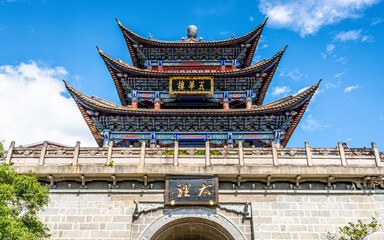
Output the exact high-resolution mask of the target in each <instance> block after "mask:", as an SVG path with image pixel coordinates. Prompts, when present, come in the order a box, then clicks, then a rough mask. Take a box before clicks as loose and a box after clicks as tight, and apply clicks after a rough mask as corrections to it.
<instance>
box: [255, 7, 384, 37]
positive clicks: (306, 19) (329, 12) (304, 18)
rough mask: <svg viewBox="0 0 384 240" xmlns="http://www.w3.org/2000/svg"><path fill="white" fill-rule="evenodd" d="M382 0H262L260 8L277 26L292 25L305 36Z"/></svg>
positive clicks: (359, 12)
mask: <svg viewBox="0 0 384 240" xmlns="http://www.w3.org/2000/svg"><path fill="white" fill-rule="evenodd" d="M378 2H379V0H316V1H313V0H312V1H308V0H284V1H283V0H261V1H260V3H259V10H260V12H262V13H263V14H265V15H267V16H268V17H269V23H270V24H271V25H272V26H275V27H282V28H289V29H292V30H294V31H296V32H299V33H300V35H301V36H302V37H304V36H306V35H310V34H315V33H316V32H317V31H319V30H320V28H321V27H323V26H326V25H331V24H336V23H339V22H341V21H342V20H344V19H347V18H358V17H361V12H362V11H363V10H364V9H365V8H367V7H370V6H372V5H374V4H376V3H378Z"/></svg>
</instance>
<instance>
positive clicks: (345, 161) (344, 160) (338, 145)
mask: <svg viewBox="0 0 384 240" xmlns="http://www.w3.org/2000/svg"><path fill="white" fill-rule="evenodd" d="M337 147H338V148H339V152H340V160H341V166H347V159H346V158H345V151H344V147H343V144H342V143H341V142H338V143H337Z"/></svg>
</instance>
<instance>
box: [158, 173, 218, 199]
mask: <svg viewBox="0 0 384 240" xmlns="http://www.w3.org/2000/svg"><path fill="white" fill-rule="evenodd" d="M217 194H218V180H217V178H216V177H185V176H183V177H172V176H171V177H168V178H167V180H166V196H165V201H166V203H167V204H171V205H181V204H184V205H185V204H194V205H214V204H217V202H218V199H217V198H218V197H217Z"/></svg>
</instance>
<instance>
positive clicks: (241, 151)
mask: <svg viewBox="0 0 384 240" xmlns="http://www.w3.org/2000/svg"><path fill="white" fill-rule="evenodd" d="M239 165H240V166H244V149H243V141H239Z"/></svg>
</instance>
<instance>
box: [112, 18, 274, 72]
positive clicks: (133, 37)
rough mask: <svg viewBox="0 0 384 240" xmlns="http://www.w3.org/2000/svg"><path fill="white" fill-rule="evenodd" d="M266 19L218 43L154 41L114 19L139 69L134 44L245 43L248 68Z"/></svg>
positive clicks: (213, 44)
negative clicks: (235, 36) (241, 33)
mask: <svg viewBox="0 0 384 240" xmlns="http://www.w3.org/2000/svg"><path fill="white" fill-rule="evenodd" d="M267 19H268V18H267ZM267 19H265V20H264V22H263V23H261V24H260V25H259V26H258V27H256V28H255V29H253V30H252V31H250V32H249V33H247V34H245V35H243V36H241V37H238V38H230V39H226V40H220V41H190V40H186V41H160V40H155V39H152V38H150V39H148V38H143V37H141V36H140V35H138V34H136V33H134V32H133V31H131V30H129V29H128V28H126V27H125V26H124V25H123V24H122V23H121V22H120V21H119V20H117V19H116V21H117V23H118V25H119V28H120V30H121V31H122V33H123V35H124V39H125V42H126V44H127V47H128V50H129V53H130V55H131V58H132V63H133V65H134V66H135V67H139V58H138V52H137V50H136V48H135V46H134V45H135V44H137V45H149V46H153V47H159V48H161V47H174V48H184V47H185V48H188V47H193V48H195V47H225V46H231V45H235V44H237V45H238V44H242V43H247V44H250V46H249V48H248V49H247V51H246V58H245V64H244V67H248V66H250V65H251V63H252V59H253V56H254V52H255V50H256V46H257V44H258V42H259V39H260V36H261V33H262V31H263V28H264V26H265V24H266V22H267Z"/></svg>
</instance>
